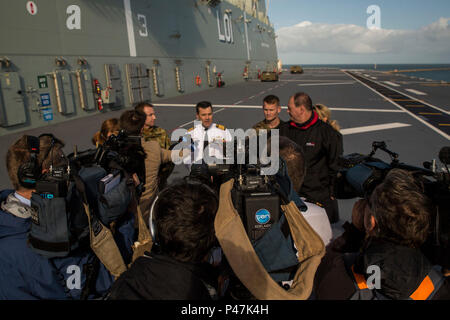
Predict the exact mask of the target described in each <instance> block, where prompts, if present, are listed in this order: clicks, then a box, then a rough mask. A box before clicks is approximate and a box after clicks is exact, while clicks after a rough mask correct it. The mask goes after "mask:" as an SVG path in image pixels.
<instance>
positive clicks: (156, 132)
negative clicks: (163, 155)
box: [134, 102, 175, 190]
mask: <svg viewBox="0 0 450 320" xmlns="http://www.w3.org/2000/svg"><path fill="white" fill-rule="evenodd" d="M134 109H135V110H137V111H142V112H143V113H145V114H146V115H147V118H146V119H145V124H144V130H143V131H142V137H143V138H144V140H145V141H150V140H152V141H157V142H158V143H159V145H160V147H161V148H163V149H167V150H169V148H170V144H171V143H170V142H171V141H170V137H169V135H168V133H167V132H166V130H164V129H163V128H160V127H158V126H155V120H156V115H155V109H154V107H153V105H152V104H150V103H147V102H141V103H139V104H138V105H136V107H135V108H134ZM174 167H175V164H174V163H173V162H168V163H165V164H162V165H161V167H160V170H159V174H158V175H159V184H158V188H159V190H162V189H163V188H164V187H165V185H166V183H167V179H168V178H169V176H170V174H171V173H172V171H173V169H174Z"/></svg>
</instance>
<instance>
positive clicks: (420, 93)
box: [405, 89, 427, 96]
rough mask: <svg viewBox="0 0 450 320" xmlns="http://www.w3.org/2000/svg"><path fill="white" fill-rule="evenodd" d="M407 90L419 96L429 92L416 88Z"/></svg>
mask: <svg viewBox="0 0 450 320" xmlns="http://www.w3.org/2000/svg"><path fill="white" fill-rule="evenodd" d="M405 90H406V91H408V92H411V93H414V94H417V95H419V96H427V94H426V93H425V92H422V91H418V90H414V89H405Z"/></svg>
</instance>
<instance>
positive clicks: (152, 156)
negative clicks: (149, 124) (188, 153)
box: [120, 110, 172, 221]
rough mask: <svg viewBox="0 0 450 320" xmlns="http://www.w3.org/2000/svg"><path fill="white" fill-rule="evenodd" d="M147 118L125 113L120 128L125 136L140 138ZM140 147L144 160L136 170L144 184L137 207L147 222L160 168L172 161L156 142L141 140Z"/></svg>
mask: <svg viewBox="0 0 450 320" xmlns="http://www.w3.org/2000/svg"><path fill="white" fill-rule="evenodd" d="M146 118H147V116H146V114H145V113H143V112H141V111H138V110H129V111H125V112H124V113H123V114H122V115H121V117H120V128H121V130H123V131H124V132H125V133H126V134H127V135H130V136H141V133H142V130H143V128H144V124H145V120H146ZM141 146H142V149H143V151H144V152H145V156H144V157H143V158H145V160H144V159H143V160H144V161H143V163H142V165H141V166H140V167H138V168H136V173H137V176H138V177H139V181H140V182H142V183H144V191H143V193H142V195H141V197H140V201H139V206H140V208H141V211H142V213H143V218H144V221H148V214H149V212H150V206H151V203H152V201H153V199H154V197H155V195H156V193H157V192H158V183H159V176H158V173H159V171H160V167H161V165H162V164H164V163H168V162H171V161H172V157H171V155H172V153H171V151H170V150H166V149H162V148H161V147H160V145H159V143H158V142H157V141H154V140H148V141H146V140H145V139H143V138H141Z"/></svg>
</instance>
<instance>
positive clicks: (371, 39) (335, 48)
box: [277, 18, 450, 57]
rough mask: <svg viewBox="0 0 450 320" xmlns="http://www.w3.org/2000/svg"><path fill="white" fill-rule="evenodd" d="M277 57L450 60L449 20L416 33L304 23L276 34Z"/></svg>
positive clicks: (437, 22)
mask: <svg viewBox="0 0 450 320" xmlns="http://www.w3.org/2000/svg"><path fill="white" fill-rule="evenodd" d="M277 34H278V39H277V44H278V50H279V52H280V54H284V55H294V54H295V53H319V54H325V53H326V54H330V53H333V54H344V55H363V56H364V55H366V56H369V55H375V54H376V55H379V54H391V55H392V54H395V55H401V56H403V55H405V56H407V55H414V56H423V57H426V56H427V54H433V55H448V56H449V57H450V18H440V19H439V20H438V21H436V22H434V23H432V24H430V25H428V26H426V27H423V28H421V29H418V30H389V29H380V30H370V29H368V28H366V27H361V26H357V25H350V24H335V25H331V24H324V23H312V22H310V21H303V22H300V23H298V24H296V25H294V26H291V27H284V28H280V29H279V30H278V31H277Z"/></svg>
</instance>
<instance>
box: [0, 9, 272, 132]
mask: <svg viewBox="0 0 450 320" xmlns="http://www.w3.org/2000/svg"><path fill="white" fill-rule="evenodd" d="M275 38H276V35H275V32H274V28H273V26H272V25H271V23H270V22H269V19H268V17H267V13H266V5H265V1H264V0H262V1H260V0H227V1H220V0H96V1H91V0H73V1H72V0H71V1H67V0H34V1H24V0H8V1H1V2H0V43H1V44H0V66H1V68H0V136H2V135H7V134H10V133H15V132H19V131H23V130H28V129H31V128H37V127H42V126H49V125H53V124H57V123H60V122H63V121H67V120H71V119H75V118H80V117H88V116H91V115H94V114H98V113H104V112H108V111H112V110H118V109H123V108H127V107H130V106H132V105H134V104H135V103H137V102H141V101H153V102H155V101H158V100H161V99H166V98H171V97H176V96H179V95H183V94H186V93H193V92H197V91H202V90H205V89H207V88H210V87H215V86H216V81H217V77H221V79H222V81H225V83H226V84H227V85H229V84H233V83H238V82H242V81H244V79H248V78H250V79H251V78H252V77H256V75H257V74H258V71H264V70H275V69H277V66H278V58H277V49H276V43H275Z"/></svg>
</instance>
